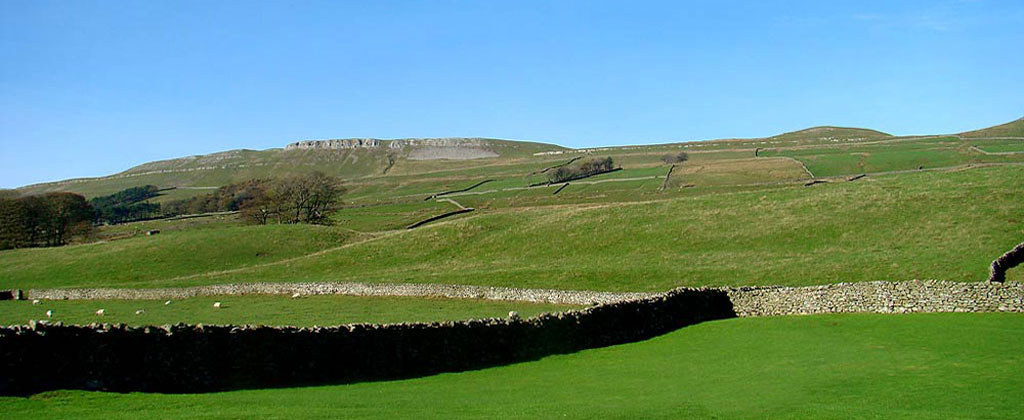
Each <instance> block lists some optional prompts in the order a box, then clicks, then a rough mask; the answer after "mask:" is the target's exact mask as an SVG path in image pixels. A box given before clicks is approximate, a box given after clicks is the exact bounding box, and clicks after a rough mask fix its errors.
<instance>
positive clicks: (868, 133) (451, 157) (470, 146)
mask: <svg viewBox="0 0 1024 420" xmlns="http://www.w3.org/2000/svg"><path fill="white" fill-rule="evenodd" d="M960 135H961V136H962V137H965V138H968V137H1024V118H1022V119H1018V120H1016V121H1012V122H1009V123H1006V124H1002V125H998V126H994V127H990V128H985V129H980V130H975V131H969V132H966V133H962V134H960ZM892 138H897V137H893V136H892V135H890V134H888V133H884V132H881V131H878V130H871V129H866V128H855V127H837V126H819V127H811V128H805V129H802V130H797V131H792V132H787V133H782V134H778V135H775V136H770V137H758V138H750V139H727V140H708V141H699V142H685V143H678V145H685V146H679V147H692V148H693V149H691V150H695V151H697V150H699V151H710V150H716V149H723V148H739V149H743V148H746V149H750V150H752V154H756V153H757V151H756V150H757V149H762V148H780V147H806V146H811V145H815V144H854V143H860V142H870V141H876V140H884V139H892ZM661 146H664V145H661ZM649 147H659V146H658V145H636V146H622V147H601V148H589V149H571V148H567V147H562V146H558V145H555V144H550V143H539V142H530V141H518V140H501V139H493V138H484V137H439V138H400V139H378V138H337V139H325V140H302V141H295V142H292V143H290V144H287V145H285V147H283V148H274V149H267V150H249V149H237V150H228V151H223V152H217V153H210V154H206V155H196V156H186V157H180V158H175V159H166V160H159V161H153V162H148V163H143V164H141V165H138V166H135V167H132V168H129V169H127V170H125V171H122V172H119V173H116V174H112V175H107V176H102V177H95V178H77V179H67V180H62V181H54V182H47V183H40V184H34V185H27V186H24V187H20V188H18V189H17V190H16V192H17V193H18V194H39V193H45V192H51V191H69V192H75V193H79V194H82V195H85V196H86V197H96V196H102V195H109V194H113V193H115V192H117V191H121V190H123V189H125V188H130V187H135V186H140V185H156V186H158V187H160V188H162V189H164V192H163V193H162V195H161V197H160V199H161V200H169V199H176V198H187V197H191V196H194V195H197V194H204V193H207V192H209V191H210V190H212V189H215V188H217V187H219V186H224V185H228V184H230V183H234V182H241V181H245V180H249V179H254V178H273V177H281V176H288V175H295V174H303V173H309V172H312V171H320V172H323V173H325V174H328V175H331V176H336V177H339V178H342V179H345V180H347V181H350V182H363V183H367V182H374V180H378V179H380V178H382V177H406V178H407V179H409V180H415V179H416V178H417V177H419V176H421V175H425V174H434V173H445V172H449V171H450V172H451V173H452V174H454V173H460V174H462V173H467V172H465V171H476V170H479V171H481V172H478V173H486V172H488V171H493V170H494V169H493V168H495V167H498V166H502V165H505V166H510V167H512V166H515V165H526V166H531V165H532V166H536V165H543V164H547V163H550V162H541V161H540V160H543V159H553V157H552V156H555V155H561V154H563V153H566V152H570V151H572V152H578V153H614V152H621V151H626V150H639V149H641V148H649ZM538 159H539V160H538ZM535 169H537V168H533V167H530V168H525V167H524V168H520V169H518V170H520V171H524V172H526V173H528V172H529V171H532V170H535ZM459 171H463V172H459ZM460 176H462V175H460ZM8 194H13V192H11V193H8Z"/></svg>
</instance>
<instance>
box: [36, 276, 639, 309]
mask: <svg viewBox="0 0 1024 420" xmlns="http://www.w3.org/2000/svg"><path fill="white" fill-rule="evenodd" d="M293 293H299V294H302V295H349V296H418V297H441V298H453V299H488V300H504V301H515V302H533V303H557V304H566V305H596V304H602V303H613V302H619V301H623V300H630V299H638V298H646V297H652V296H656V295H657V293H613V292H594V291H589V290H554V289H516V288H509V287H488V286H466V285H457V284H427V283H421V284H417V283H357V282H345V283H342V282H306V283H260V282H253V283H236V284H219V285H211V286H195V287H168V288H159V289H116V288H94V289H31V290H27V291H26V292H25V293H24V296H25V298H26V299H43V300H65V299H160V300H162V299H185V298H190V297H195V296H215V295H249V294H266V295H275V294H280V295H291V294H293Z"/></svg>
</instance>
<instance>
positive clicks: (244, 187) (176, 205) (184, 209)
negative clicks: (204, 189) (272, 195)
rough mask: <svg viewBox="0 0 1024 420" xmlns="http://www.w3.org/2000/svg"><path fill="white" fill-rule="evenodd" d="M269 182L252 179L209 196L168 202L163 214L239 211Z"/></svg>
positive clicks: (268, 184) (221, 189) (218, 189)
mask: <svg viewBox="0 0 1024 420" xmlns="http://www.w3.org/2000/svg"><path fill="white" fill-rule="evenodd" d="M270 184H271V182H270V181H269V180H265V179H252V180H248V181H243V182H237V183H234V184H229V185H225V186H223V187H220V188H217V189H216V190H215V191H214V192H213V193H211V194H203V195H200V196H196V197H192V198H188V199H184V200H176V201H170V202H166V203H164V204H163V209H162V210H163V214H164V215H166V216H180V215H184V214H201V213H214V212H224V211H239V210H241V209H242V207H244V206H245V205H246V204H248V203H249V202H250V201H253V200H255V199H256V198H258V197H260V196H262V195H263V192H264V191H266V190H267V189H268V188H269V187H270Z"/></svg>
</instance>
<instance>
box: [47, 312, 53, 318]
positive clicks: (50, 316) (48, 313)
mask: <svg viewBox="0 0 1024 420" xmlns="http://www.w3.org/2000/svg"><path fill="white" fill-rule="evenodd" d="M46 317H47V318H52V317H53V310H47V311H46Z"/></svg>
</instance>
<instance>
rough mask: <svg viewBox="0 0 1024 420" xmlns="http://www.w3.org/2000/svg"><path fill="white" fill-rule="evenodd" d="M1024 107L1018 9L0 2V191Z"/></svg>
mask: <svg viewBox="0 0 1024 420" xmlns="http://www.w3.org/2000/svg"><path fill="white" fill-rule="evenodd" d="M769 3H772V4H769ZM774 3H782V4H781V5H779V4H774ZM1021 116H1024V2H1021V1H1019V0H1015V1H986V0H979V1H936V2H920V1H899V2H865V1H850V2H842V1H807V2H797V1H791V2H760V1H757V2H755V1H750V2H733V1H695V2H683V1H667V2H635V1H622V2H597V1H579V2H573V1H554V2H531V1H485V0H481V1H474V2H470V1H457V2H447V1H424V2H405V1H352V2H341V1H328V2H313V1H295V2H284V1H278V2H270V1H244V2H233V1H200V2H187V1H150V0H147V1H123V2H115V1H97V2H93V1H80V0H76V1H61V2H49V1H39V0H31V1H30V0H25V1H14V0H0V187H14V186H20V185H25V184H29V183H34V182H41V181H49V180H57V179H63V178H70V177H80V176H98V175H106V174H111V173H114V172H118V171H120V170H124V169H127V168H128V167H130V166H132V165H135V164H139V163H143V162H147V161H151V160H156V159H165V158H173V157H180V156H185V155H192V154H201V153H209V152H215V151H220V150H227V149H236V148H250V149H264V148H271V147H280V146H283V145H285V144H286V143H289V142H292V141H295V140H299V139H320V138H339V137H378V138H395V137H436V136H484V137H499V138H509V139H526V140H537V141H545V142H552V143H558V144H561V145H566V146H573V147H582V146H596V145H617V144H635V143H650V142H670V141H682V140H699V139H710V138H726V137H756V136H767V135H772V134H776V133H779V132H784V131H791V130H795V129H800V128H805V127H808V126H814V125H826V124H827V125H845V126H861V127H869V128H874V129H878V130H882V131H886V132H890V133H894V134H918V133H945V132H959V131H963V130H968V129H974V128H980V127H984V126H989V125H994V124H999V123H1003V122H1007V121H1010V120H1013V119H1016V118H1020V117H1021Z"/></svg>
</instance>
